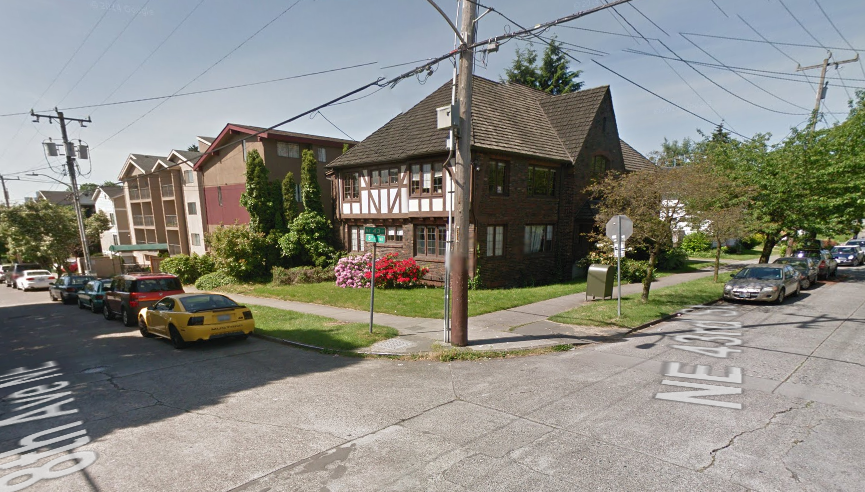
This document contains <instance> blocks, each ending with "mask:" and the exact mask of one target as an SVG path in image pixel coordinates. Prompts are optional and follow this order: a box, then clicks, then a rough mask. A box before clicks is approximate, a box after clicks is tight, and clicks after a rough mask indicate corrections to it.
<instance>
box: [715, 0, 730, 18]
mask: <svg viewBox="0 0 865 492" xmlns="http://www.w3.org/2000/svg"><path fill="white" fill-rule="evenodd" d="M711 2H712V5H714V6H715V7H718V10H720V11H721V13H722V14H724V17H727V18H728V19H729V18H730V16H729V15H727V12H724V9H722V8H721V6H720V5H718V2H716V1H715V0H711Z"/></svg>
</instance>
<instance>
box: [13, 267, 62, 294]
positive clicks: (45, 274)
mask: <svg viewBox="0 0 865 492" xmlns="http://www.w3.org/2000/svg"><path fill="white" fill-rule="evenodd" d="M55 278H57V277H56V276H55V275H54V274H53V273H51V272H49V271H48V270H24V271H23V272H22V274H21V276H20V277H18V278H16V279H15V288H16V289H20V290H23V291H24V292H27V291H28V290H35V289H47V288H49V287H50V286H51V282H53V281H54V279H55Z"/></svg>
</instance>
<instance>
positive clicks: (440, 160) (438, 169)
mask: <svg viewBox="0 0 865 492" xmlns="http://www.w3.org/2000/svg"><path fill="white" fill-rule="evenodd" d="M450 97H451V87H450V84H449V83H448V84H445V85H443V86H441V87H440V88H438V89H437V90H436V91H435V92H433V93H432V94H430V95H429V96H428V97H426V98H425V99H424V100H422V101H421V102H419V103H418V104H417V105H415V106H414V107H412V108H411V109H409V110H408V111H406V112H405V113H402V114H400V115H398V116H396V117H395V118H393V119H392V120H391V121H390V122H388V123H387V124H385V125H384V126H382V127H381V128H379V129H378V130H377V131H375V132H374V133H373V134H372V135H370V136H369V137H367V138H366V139H365V140H363V141H362V142H361V143H359V144H358V145H357V146H355V147H354V148H352V149H351V150H350V151H349V152H347V153H346V154H344V155H342V156H340V157H339V158H337V159H336V160H335V161H333V162H332V163H330V164H329V165H328V166H327V167H328V175H329V177H330V178H331V182H332V190H333V197H334V203H337V204H338V205H337V207H336V217H335V219H336V221H335V222H336V223H335V226H336V228H337V230H338V234H339V237H340V238H341V240H342V241H343V246H344V247H345V249H347V250H350V251H363V250H366V249H368V245H367V244H365V242H364V234H363V229H364V227H365V226H380V227H385V228H386V230H387V241H386V242H385V243H384V244H383V245H380V246H382V247H383V248H384V250H385V252H387V251H398V252H400V253H401V256H410V257H414V258H415V259H416V260H417V261H418V262H419V263H421V264H424V265H425V266H428V267H430V269H431V273H430V275H429V277H430V278H431V279H432V280H439V279H440V278H441V276H442V273H443V270H444V256H445V245H446V244H445V239H446V227H447V220H448V212H449V210H450V209H451V203H452V193H450V191H451V181H450V176H449V174H448V171H449V165H448V162H449V161H448V159H449V157H451V154H450V153H449V152H448V149H447V148H446V141H447V138H448V130H446V129H437V125H436V108H438V107H442V106H448V105H449V104H450ZM472 97H473V99H472V135H471V138H472V167H471V173H472V174H471V188H470V189H471V191H470V193H471V196H470V203H471V214H470V218H471V226H470V231H469V237H470V245H471V246H470V251H471V257H470V259H469V266H470V269H471V270H472V271H479V272H481V276H482V278H483V282H484V283H485V284H486V285H490V286H500V285H514V284H524V283H529V282H545V281H548V280H551V279H553V278H556V277H562V276H569V275H570V274H571V271H572V267H573V264H574V263H575V261H577V260H578V259H579V258H581V257H582V256H583V255H584V254H585V251H584V249H585V248H584V247H583V246H584V245H585V240H584V239H583V238H582V236H581V234H582V235H585V234H586V233H587V232H588V231H590V230H591V216H589V217H588V219H587V218H586V216H585V215H586V214H585V213H578V212H580V211H582V209H583V208H585V207H584V204H585V201H586V200H585V196H584V195H583V193H582V190H583V188H584V187H585V184H586V183H587V182H588V180H589V179H591V178H592V177H594V176H595V175H597V174H599V173H601V172H603V171H607V170H620V171H624V170H625V169H626V162H625V159H624V157H623V146H626V145H627V144H623V143H620V140H619V136H618V129H617V126H616V121H615V114H614V112H613V104H612V96H611V94H610V89H609V87H606V86H604V87H597V88H594V89H588V90H584V91H578V92H575V93H571V94H565V95H559V96H551V95H549V94H546V93H543V92H540V91H536V90H534V89H530V88H527V87H524V86H521V85H516V84H503V83H497V82H494V81H491V80H487V79H484V78H481V77H475V79H474V84H473V94H472ZM627 149H628V150H627V151H628V156H629V157H631V158H632V159H631V160H632V161H633V162H638V159H637V158H636V157H635V155H636V156H639V153H637V152H636V151H634V150H633V149H632V148H631V147H630V146H628V147H627ZM640 157H642V156H640Z"/></svg>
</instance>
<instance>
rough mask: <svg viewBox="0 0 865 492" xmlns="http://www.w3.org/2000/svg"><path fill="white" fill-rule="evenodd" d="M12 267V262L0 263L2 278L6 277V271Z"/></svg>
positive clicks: (0, 277)
mask: <svg viewBox="0 0 865 492" xmlns="http://www.w3.org/2000/svg"><path fill="white" fill-rule="evenodd" d="M11 269H12V264H11V263H3V264H2V265H0V279H5V278H6V272H7V271H9V270H11Z"/></svg>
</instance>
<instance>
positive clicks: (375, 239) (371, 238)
mask: <svg viewBox="0 0 865 492" xmlns="http://www.w3.org/2000/svg"><path fill="white" fill-rule="evenodd" d="M367 229H373V228H372V227H367ZM384 239H385V237H384V235H383V234H367V235H366V242H368V243H383V242H384Z"/></svg>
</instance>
